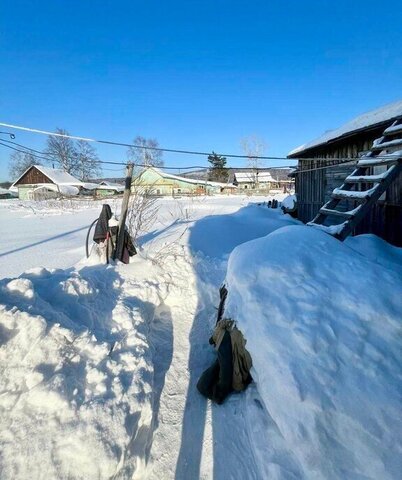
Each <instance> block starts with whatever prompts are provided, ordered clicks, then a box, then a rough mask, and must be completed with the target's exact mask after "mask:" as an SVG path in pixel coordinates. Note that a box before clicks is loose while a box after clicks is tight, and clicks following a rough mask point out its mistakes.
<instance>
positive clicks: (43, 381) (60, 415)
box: [0, 266, 159, 480]
mask: <svg viewBox="0 0 402 480" xmlns="http://www.w3.org/2000/svg"><path fill="white" fill-rule="evenodd" d="M137 277H139V274H137ZM122 283H123V280H122V279H121V278H120V276H119V274H118V272H117V270H116V269H114V268H112V267H108V268H106V267H104V266H92V267H84V268H82V269H81V270H80V271H76V270H74V269H71V270H66V271H64V270H53V271H49V270H46V269H44V268H36V269H32V270H30V271H28V272H26V273H24V274H23V275H21V276H20V277H19V278H16V279H12V280H10V279H5V280H2V281H1V282H0V345H1V348H0V423H1V426H2V428H1V429H0V445H1V456H0V471H1V478H2V480H7V479H10V480H11V479H13V480H15V479H27V478H35V479H51V478H70V479H78V478H80V479H81V478H82V479H86V480H90V479H108V478H111V477H113V478H121V477H124V478H130V477H131V476H132V474H133V472H134V471H140V470H141V466H142V464H144V463H145V449H146V448H147V444H146V439H147V431H149V428H150V425H151V421H152V384H153V363H152V354H151V352H150V346H149V344H148V340H147V334H148V329H149V322H150V321H151V320H152V315H153V312H154V309H155V305H158V304H159V297H158V292H157V290H156V289H152V288H149V287H147V284H146V283H144V282H143V281H141V279H139V280H138V283H137V284H136V283H132V284H130V282H126V284H125V288H124V293H122V292H123V289H122Z"/></svg>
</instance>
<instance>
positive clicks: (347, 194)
mask: <svg viewBox="0 0 402 480" xmlns="http://www.w3.org/2000/svg"><path fill="white" fill-rule="evenodd" d="M377 189H378V185H375V186H374V187H372V188H369V189H368V190H362V191H357V190H342V189H341V188H334V191H333V194H334V195H337V196H338V197H342V198H351V199H354V198H367V197H369V196H370V195H372V194H373V193H375V191H376V190H377Z"/></svg>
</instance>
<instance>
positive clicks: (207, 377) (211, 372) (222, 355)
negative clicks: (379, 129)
mask: <svg viewBox="0 0 402 480" xmlns="http://www.w3.org/2000/svg"><path fill="white" fill-rule="evenodd" d="M217 351H218V358H217V360H216V361H215V362H214V363H213V364H212V365H211V366H210V367H209V368H208V369H207V370H205V372H204V373H203V374H202V375H201V377H200V379H199V380H198V383H197V388H198V391H199V392H200V393H201V395H204V397H207V398H209V399H210V400H212V401H214V402H216V403H218V404H219V405H220V404H221V403H223V401H224V400H225V398H226V397H227V396H228V395H229V393H231V392H232V391H233V389H232V378H233V364H232V342H231V340H230V333H229V332H225V333H224V335H223V338H222V341H221V343H220V345H219V347H218V349H217Z"/></svg>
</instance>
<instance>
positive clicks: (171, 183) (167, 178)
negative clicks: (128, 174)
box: [131, 167, 219, 196]
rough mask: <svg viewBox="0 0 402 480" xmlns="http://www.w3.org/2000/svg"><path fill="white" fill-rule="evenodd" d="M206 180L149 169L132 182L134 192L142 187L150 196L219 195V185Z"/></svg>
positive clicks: (153, 168)
mask: <svg viewBox="0 0 402 480" xmlns="http://www.w3.org/2000/svg"><path fill="white" fill-rule="evenodd" d="M214 183H215V182H207V181H204V180H194V179H192V178H186V177H180V176H178V175H172V174H170V173H165V172H163V171H162V170H160V169H159V168H155V167H148V168H146V169H144V170H143V171H142V172H141V173H140V174H139V175H137V176H136V177H135V178H134V179H133V182H132V186H131V188H132V190H135V189H136V188H137V187H141V188H143V189H144V190H146V191H147V193H148V194H150V195H170V196H176V195H178V196H180V195H210V194H213V193H217V190H219V188H218V186H217V185H218V184H215V185H214Z"/></svg>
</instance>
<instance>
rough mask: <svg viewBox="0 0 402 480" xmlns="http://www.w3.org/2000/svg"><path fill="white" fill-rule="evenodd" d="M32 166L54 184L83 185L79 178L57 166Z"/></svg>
mask: <svg viewBox="0 0 402 480" xmlns="http://www.w3.org/2000/svg"><path fill="white" fill-rule="evenodd" d="M30 168H32V167H29V168H28V169H27V170H25V172H24V173H23V174H22V175H21V176H20V177H19V178H18V179H17V180H16V181H15V182H14V183H13V184H12V185H11V187H10V189H11V188H13V187H14V185H15V184H16V183H17V182H18V180H19V179H20V178H22V177H23V176H24V175H25V173H26V172H27V171H28V170H29V169H30ZM33 168H36V169H37V170H39V171H40V172H42V173H43V175H46V177H48V178H49V179H50V180H51V181H52V182H53V183H55V184H56V185H74V186H78V187H81V186H82V185H83V183H82V182H80V181H79V180H77V179H76V178H75V177H73V176H72V175H70V174H69V173H67V172H65V171H64V170H60V169H57V168H50V167H44V166H42V165H34V167H33ZM46 185H47V184H46Z"/></svg>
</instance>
